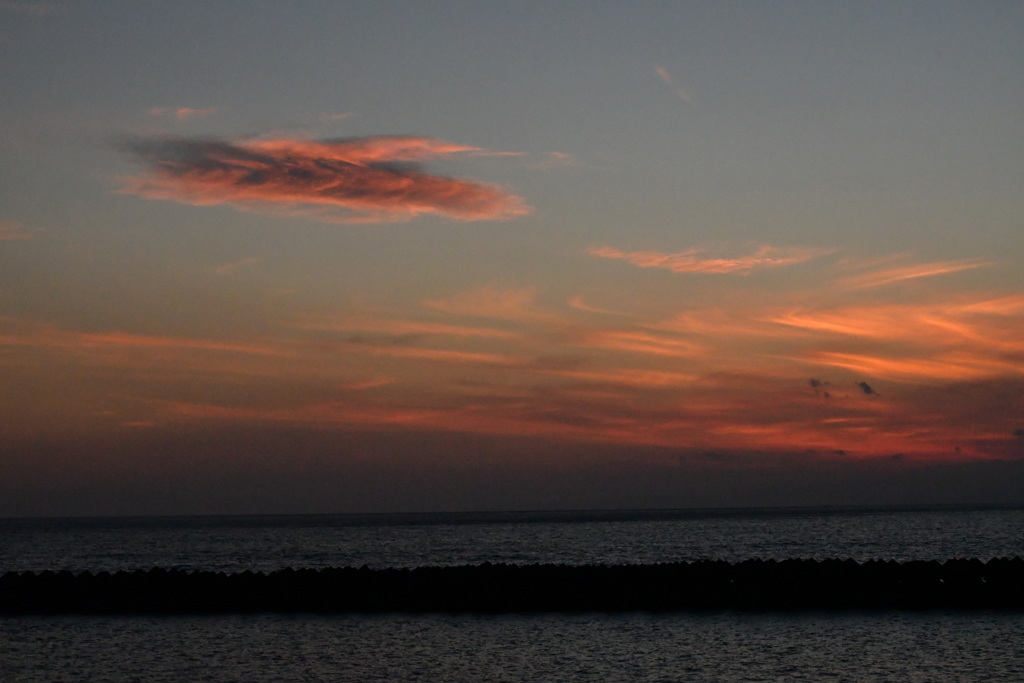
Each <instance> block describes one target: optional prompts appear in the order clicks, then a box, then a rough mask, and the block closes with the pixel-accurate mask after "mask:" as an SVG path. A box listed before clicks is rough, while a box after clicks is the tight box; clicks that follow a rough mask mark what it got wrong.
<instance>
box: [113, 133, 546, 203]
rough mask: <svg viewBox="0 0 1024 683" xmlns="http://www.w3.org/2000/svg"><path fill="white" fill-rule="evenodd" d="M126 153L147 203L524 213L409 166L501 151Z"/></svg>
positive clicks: (231, 148)
mask: <svg viewBox="0 0 1024 683" xmlns="http://www.w3.org/2000/svg"><path fill="white" fill-rule="evenodd" d="M128 147H129V149H130V151H131V152H133V153H134V154H135V155H136V156H137V157H138V158H139V159H140V160H141V161H142V162H143V163H144V164H145V165H146V166H147V167H148V169H147V172H146V173H145V174H143V175H142V176H138V177H131V178H127V179H126V180H125V185H124V187H123V188H122V191H123V192H125V193H128V194H136V195H139V196H142V197H146V198H150V199H169V200H174V201H178V202H183V203H186V204H193V205H198V206H205V205H214V204H231V205H234V206H235V207H237V208H242V209H247V210H250V211H260V212H265V213H284V214H289V215H299V216H305V217H309V218H314V219H317V220H322V221H326V222H341V223H350V222H388V221H392V222H393V221H404V220H409V219H411V218H414V217H417V216H420V215H424V214H435V215H441V216H446V217H449V218H455V219H457V220H464V221H474V220H494V219H506V218H512V217H514V216H518V215H522V214H525V213H528V212H529V210H530V209H529V207H528V206H527V205H526V204H525V203H524V202H523V200H522V199H521V198H520V197H517V196H515V195H512V194H509V193H506V192H505V191H503V190H501V189H499V188H497V187H495V186H492V185H486V184H483V183H478V182H475V181H471V180H462V179H458V178H448V177H444V176H439V175H433V174H430V173H427V172H425V171H423V170H421V169H420V167H419V166H418V163H419V162H421V161H424V160H427V159H437V158H451V157H454V156H456V155H488V154H501V153H492V152H488V151H486V150H483V149H481V148H479V147H472V146H468V145H458V144H454V143H450V142H445V141H443V140H436V139H433V138H423V137H403V136H377V137H367V138H348V139H339V140H328V141H314V140H306V139H273V140H241V141H232V140H216V139H212V138H151V139H145V140H140V141H135V142H133V143H130V144H129V145H128Z"/></svg>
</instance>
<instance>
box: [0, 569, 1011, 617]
mask: <svg viewBox="0 0 1024 683" xmlns="http://www.w3.org/2000/svg"><path fill="white" fill-rule="evenodd" d="M878 609H897V610H921V609H954V610H955V609H985V610H1024V559H1021V558H1019V557H1015V558H997V559H991V560H988V561H987V562H985V561H981V560H979V559H951V560H947V561H945V562H937V561H932V562H923V561H914V562H904V563H899V562H894V561H883V560H877V561H868V562H861V563H858V562H855V561H853V560H821V561H817V560H785V561H781V562H777V561H774V560H748V561H744V562H739V563H727V562H721V561H698V562H680V563H670V564H653V565H619V566H604V565H597V566H568V565H505V564H488V563H484V564H481V565H475V566H459V567H420V568H416V569H369V568H366V567H363V568H358V569H357V568H348V567H346V568H328V569H319V570H314V569H284V570H280V571H275V572H271V573H266V574H264V573H253V572H248V571H246V572H240V573H234V574H224V573H220V572H202V571H198V572H186V571H180V570H174V569H162V568H153V569H148V570H139V571H133V572H124V571H119V572H116V573H113V574H111V573H107V572H100V573H97V574H93V573H90V572H81V573H77V574H75V573H72V572H69V571H63V572H52V571H44V572H39V573H36V572H8V573H7V574H4V575H3V576H0V614H7V615H13V614H68V613H75V614H213V613H247V612H248V613H253V612H285V613H288V612H291V613H295V612H319V613H344V612H356V613H359V612H362V613H377V612H472V613H531V612H590V611H598V612H622V611H680V610H782V611H792V610H878Z"/></svg>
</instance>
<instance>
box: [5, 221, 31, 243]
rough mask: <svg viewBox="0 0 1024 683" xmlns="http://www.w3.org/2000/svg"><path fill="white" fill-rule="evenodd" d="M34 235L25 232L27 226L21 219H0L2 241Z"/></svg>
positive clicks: (24, 238)
mask: <svg viewBox="0 0 1024 683" xmlns="http://www.w3.org/2000/svg"><path fill="white" fill-rule="evenodd" d="M30 237H32V235H30V234H29V233H27V232H25V226H24V225H22V224H21V222H19V221H0V241H3V240H27V239H29V238H30Z"/></svg>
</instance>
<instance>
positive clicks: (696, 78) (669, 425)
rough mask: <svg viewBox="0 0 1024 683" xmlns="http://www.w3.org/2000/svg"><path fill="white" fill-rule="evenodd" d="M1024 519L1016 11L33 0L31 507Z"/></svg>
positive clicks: (6, 408)
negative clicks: (775, 509) (1014, 512)
mask: <svg viewBox="0 0 1024 683" xmlns="http://www.w3.org/2000/svg"><path fill="white" fill-rule="evenodd" d="M957 502H972V503H986V502H990V503H1007V502H1024V3H1020V2H1011V1H1008V0H1007V1H992V2H974V1H972V2H940V1H934V0H928V1H926V2H913V1H906V2H828V3H825V2H728V1H726V2H717V1H716V2H710V1H708V2H643V3H627V2H597V1H588V2H500V3H499V2H471V1H468V0H467V1H465V2H462V1H457V0H445V1H442V2H422V3H410V2H376V1H375V2H340V1H339V2H327V1H322V2H317V1H315V0H298V1H294V2H259V1H255V0H254V1H251V2H249V1H246V2H241V1H239V2H232V1H224V2H217V3H207V2H187V1H183V2H156V1H138V2H113V1H110V2H106V1H97V2H71V1H66V2H29V1H4V2H0V515H7V516H10V515H64V514H76V515H78V514H171V513H174V514H177V513H193V512H194V513H223V512H231V513H234V512H252V513H256V512H362V511H413V510H455V509H537V508H593V507H597V508H617V507H630V508H645V507H697V506H740V505H806V504H813V505H825V504H832V505H849V504H924V503H957Z"/></svg>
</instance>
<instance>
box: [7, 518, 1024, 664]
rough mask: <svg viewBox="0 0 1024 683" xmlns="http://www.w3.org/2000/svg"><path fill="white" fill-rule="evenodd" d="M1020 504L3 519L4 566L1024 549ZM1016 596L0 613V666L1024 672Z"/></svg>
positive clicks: (589, 559) (995, 553)
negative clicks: (379, 610) (598, 610)
mask: <svg viewBox="0 0 1024 683" xmlns="http://www.w3.org/2000/svg"><path fill="white" fill-rule="evenodd" d="M1022 529H1024V510H1019V509H986V510H978V509H953V508H944V509H928V510H926V509H917V510H893V509H870V510H869V509H788V510H783V509H772V510H713V511H641V512H588V513H570V512H560V513H486V514H481V513H472V514H470V513H452V514H441V515H437V514H432V515H326V516H253V517H178V518H138V519H63V520H56V519H48V520H0V573H2V572H6V571H12V570H15V571H22V570H35V571H38V570H43V569H54V570H59V569H70V570H72V571H83V570H90V571H94V572H95V571H101V570H108V571H111V570H118V569H129V570H130V569H138V568H146V567H151V566H161V567H178V568H184V569H212V570H224V571H240V570H244V569H253V570H263V571H268V570H274V569H280V568H283V567H327V566H362V565H364V564H365V565H369V566H371V567H411V566H420V565H453V564H477V563H480V562H485V561H488V562H492V563H496V562H509V563H539V562H556V563H566V564H597V563H606V564H611V563H651V562H669V561H680V560H697V559H724V560H729V561H737V560H742V559H747V558H752V557H761V558H776V559H785V558H792V557H813V558H825V557H851V558H854V559H857V560H866V559H874V558H879V559H897V560H908V559H925V560H930V559H947V558H951V557H979V558H982V559H988V558H991V557H1005V556H1015V555H1019V556H1024V533H1022V531H1021V530H1022ZM1022 643H1024V615H1021V614H1005V613H999V614H995V613H984V612H975V613H936V612H929V613H917V614H914V613H896V612H893V613H877V612H872V613H852V614H825V613H808V614H791V615H779V614H732V613H720V614H669V615H650V614H640V613H637V614H625V615H603V614H583V615H540V616H521V615H509V616H466V615H459V616H454V615H401V614H396V615H383V616H311V615H310V616H301V615H300V616H294V615H292V616H280V615H270V614H267V615H256V616H232V615H227V616H204V617H159V618H155V617H81V616H66V617H65V616H61V617H19V618H0V680H2V681H5V682H6V681H103V680H109V681H170V680H246V681H406V680H410V681H411V680H420V681H618V680H641V681H704V680H707V681H710V680H716V681H767V680H771V681H785V680H832V681H846V680H849V681H862V680H883V681H884V680H891V681H971V680H978V681H981V680H1006V681H1021V680H1024V654H1022V652H1024V647H1022Z"/></svg>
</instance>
